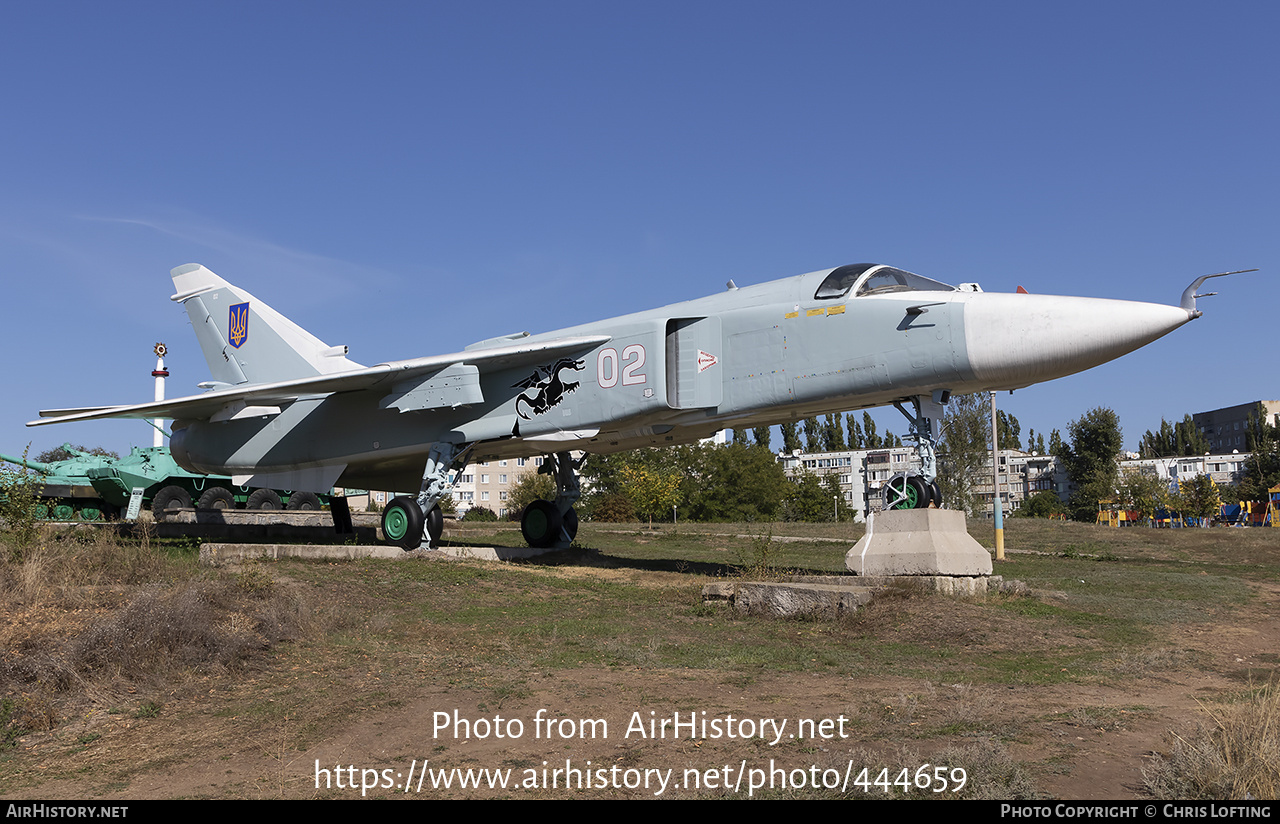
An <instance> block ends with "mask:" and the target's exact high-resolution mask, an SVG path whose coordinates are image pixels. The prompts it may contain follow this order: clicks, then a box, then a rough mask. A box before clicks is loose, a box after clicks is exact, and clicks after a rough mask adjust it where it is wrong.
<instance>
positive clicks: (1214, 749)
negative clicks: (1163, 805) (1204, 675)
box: [1142, 682, 1280, 800]
mask: <svg viewBox="0 0 1280 824" xmlns="http://www.w3.org/2000/svg"><path fill="white" fill-rule="evenodd" d="M1204 712H1205V714H1206V715H1207V716H1208V717H1209V720H1208V721H1205V722H1202V723H1201V724H1200V726H1199V728H1198V729H1197V730H1196V731H1195V733H1194V734H1192V735H1190V736H1189V737H1183V736H1180V735H1177V734H1173V733H1171V734H1170V742H1171V745H1172V746H1171V748H1170V751H1169V753H1168V754H1167V755H1159V754H1158V755H1156V757H1155V759H1154V761H1153V763H1152V764H1151V765H1150V766H1148V767H1144V768H1143V770H1142V775H1143V778H1144V779H1145V780H1146V784H1147V789H1148V790H1149V791H1150V792H1151V794H1152V795H1153V796H1154V797H1156V798H1188V799H1232V800H1239V799H1248V798H1277V797H1280V688H1278V687H1277V686H1276V684H1275V683H1274V682H1272V683H1269V684H1267V685H1266V686H1265V687H1262V688H1261V689H1256V690H1251V691H1249V692H1248V693H1247V694H1246V695H1244V696H1243V697H1241V698H1239V699H1238V700H1235V701H1231V702H1229V703H1226V704H1223V705H1221V706H1212V707H1211V706H1204Z"/></svg>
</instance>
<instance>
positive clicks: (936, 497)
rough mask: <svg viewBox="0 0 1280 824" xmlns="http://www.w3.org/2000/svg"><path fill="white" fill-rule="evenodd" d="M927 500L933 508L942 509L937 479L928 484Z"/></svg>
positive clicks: (940, 489) (940, 490)
mask: <svg viewBox="0 0 1280 824" xmlns="http://www.w3.org/2000/svg"><path fill="white" fill-rule="evenodd" d="M929 500H930V501H931V502H932V503H933V507H934V509H942V487H940V486H938V482H937V481H934V482H933V483H931V484H929Z"/></svg>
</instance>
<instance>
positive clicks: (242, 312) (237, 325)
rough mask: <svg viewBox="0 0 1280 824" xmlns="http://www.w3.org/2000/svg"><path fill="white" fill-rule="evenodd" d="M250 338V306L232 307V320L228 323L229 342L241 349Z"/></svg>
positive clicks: (243, 304) (239, 304) (238, 305)
mask: <svg viewBox="0 0 1280 824" xmlns="http://www.w3.org/2000/svg"><path fill="white" fill-rule="evenodd" d="M248 338H249V304H248V303H237V304H235V305H234V306H232V307H231V319H230V321H229V322H228V323H227V340H229V341H230V342H231V345H232V346H234V347H235V348H237V349H239V348H240V347H241V345H243V344H244V342H245V341H246V340H248Z"/></svg>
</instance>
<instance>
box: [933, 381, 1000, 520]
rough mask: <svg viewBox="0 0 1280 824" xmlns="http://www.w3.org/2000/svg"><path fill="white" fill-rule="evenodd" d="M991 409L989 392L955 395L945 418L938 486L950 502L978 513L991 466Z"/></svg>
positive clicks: (949, 403) (973, 513) (940, 448)
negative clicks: (982, 486)
mask: <svg viewBox="0 0 1280 824" xmlns="http://www.w3.org/2000/svg"><path fill="white" fill-rule="evenodd" d="M990 409H991V407H990V406H989V405H988V403H987V396H986V395H983V394H973V395H953V396H952V397H951V400H950V401H949V402H948V403H947V409H946V413H945V415H944V416H943V419H942V421H943V423H942V442H941V444H939V449H938V452H939V455H938V486H939V487H941V488H942V500H943V501H945V502H946V504H947V506H950V507H953V508H955V509H959V510H962V511H964V512H965V513H967V514H969V515H976V514H977V513H978V512H979V511H981V508H982V500H981V498H980V497H979V495H978V491H977V487H978V484H979V483H981V481H982V475H983V473H985V472H988V471H989V466H990V465H989V464H988V463H987V460H988V458H989V456H990V448H989V447H988V441H987V437H988V436H989V435H990V434H991V419H990V416H989V411H990Z"/></svg>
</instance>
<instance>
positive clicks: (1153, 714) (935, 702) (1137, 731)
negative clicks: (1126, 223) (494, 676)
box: [4, 570, 1280, 799]
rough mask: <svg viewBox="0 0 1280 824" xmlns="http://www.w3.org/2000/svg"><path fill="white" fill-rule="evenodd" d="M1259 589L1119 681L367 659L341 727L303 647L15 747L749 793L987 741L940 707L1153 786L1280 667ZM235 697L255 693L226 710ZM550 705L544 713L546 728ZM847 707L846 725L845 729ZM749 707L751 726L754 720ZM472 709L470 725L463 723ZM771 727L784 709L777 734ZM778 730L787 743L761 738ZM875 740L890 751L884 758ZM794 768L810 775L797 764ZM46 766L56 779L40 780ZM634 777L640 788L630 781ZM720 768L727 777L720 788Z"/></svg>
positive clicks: (1273, 597) (60, 772)
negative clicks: (316, 696)
mask: <svg viewBox="0 0 1280 824" xmlns="http://www.w3.org/2000/svg"><path fill="white" fill-rule="evenodd" d="M574 574H588V573H582V572H575V573H574ZM601 574H609V573H608V571H607V570H601ZM1259 594H1260V601H1259V602H1258V603H1257V608H1256V609H1255V610H1253V611H1252V612H1251V613H1250V615H1249V617H1248V618H1247V619H1245V620H1239V619H1234V620H1232V621H1231V622H1230V623H1224V624H1215V623H1209V624H1202V625H1200V626H1199V627H1198V628H1196V629H1194V630H1188V631H1187V633H1186V634H1185V635H1184V636H1182V637H1177V638H1175V639H1174V641H1175V645H1176V646H1177V647H1180V648H1182V649H1184V650H1185V651H1186V652H1187V653H1188V655H1187V656H1186V657H1185V658H1184V659H1183V660H1184V661H1186V664H1185V665H1182V666H1179V665H1178V663H1177V656H1174V658H1175V660H1174V662H1173V663H1172V664H1167V665H1165V666H1162V667H1160V668H1159V670H1158V674H1156V675H1151V674H1150V673H1147V674H1144V675H1143V676H1141V677H1136V678H1134V679H1132V680H1130V681H1128V682H1127V683H1123V684H1122V685H1120V686H1101V685H1085V686H1081V685H1070V686H1062V685H1054V686H1028V687H1017V688H1009V687H999V688H995V689H992V690H988V691H986V692H983V691H981V690H979V689H977V688H975V687H972V686H968V685H947V684H936V683H929V682H921V681H920V680H919V679H907V678H900V677H895V676H893V675H892V674H884V675H881V676H880V677H874V678H867V677H860V678H856V679H855V678H848V677H845V678H841V679H833V678H832V677H831V676H830V675H824V674H818V673H814V674H809V673H800V674H796V673H788V674H785V675H775V674H765V675H761V676H758V677H753V678H751V679H742V678H740V677H737V676H734V675H732V674H729V673H722V674H715V673H711V674H709V673H708V672H707V671H705V670H697V671H694V670H654V669H651V668H647V667H638V666H637V667H631V668H611V669H601V668H585V669H584V668H579V669H568V670H562V671H560V672H558V673H556V674H554V675H553V674H551V673H541V674H534V675H533V676H532V677H530V678H528V679H526V681H525V682H524V685H523V689H522V690H520V692H519V694H517V695H512V696H510V697H507V698H501V699H496V700H495V697H494V695H495V693H494V692H493V691H492V690H489V689H485V690H458V689H456V688H450V687H449V686H447V684H446V683H445V682H444V681H443V680H442V679H439V678H436V677H435V675H434V674H433V673H431V672H427V671H424V672H423V673H422V677H421V679H419V680H417V681H415V682H412V684H411V685H408V686H406V683H405V680H404V679H396V680H395V682H394V683H395V688H394V690H393V691H389V692H385V693H382V694H379V693H378V691H377V689H376V687H377V681H378V679H379V677H380V675H379V673H378V672H377V670H376V668H373V669H370V670H369V671H368V672H365V673H363V674H359V673H354V674H353V673H350V672H346V673H343V674H341V676H340V677H339V676H338V674H335V676H334V678H335V679H336V680H335V683H334V686H335V688H337V689H339V690H341V689H342V688H343V681H342V679H346V683H347V687H348V688H350V689H351V690H352V691H353V692H358V693H359V694H361V695H373V696H375V697H374V698H373V699H371V700H368V701H365V702H363V703H362V704H361V705H360V706H358V707H352V708H350V709H349V711H348V712H347V714H346V716H345V717H343V718H339V719H337V721H336V723H335V722H334V719H332V718H330V719H329V721H328V722H327V723H326V724H325V725H324V727H323V729H322V731H321V732H320V733H319V734H317V733H316V732H315V730H314V729H313V728H310V727H308V726H307V725H308V720H309V719H308V718H307V710H306V707H307V706H308V702H309V699H308V698H306V697H305V696H304V697H299V696H297V695H290V694H289V690H290V689H291V686H292V685H294V684H298V683H302V679H301V675H300V674H301V673H302V672H303V671H305V670H306V669H307V667H308V666H309V662H308V660H307V653H306V650H305V649H296V650H292V651H290V652H289V653H287V654H284V655H281V656H279V657H277V658H276V659H274V661H273V662H272V663H270V664H268V665H266V668H265V669H260V670H258V671H255V672H252V673H249V674H248V675H247V677H246V676H245V675H244V674H242V675H241V676H239V677H235V678H233V677H230V676H226V675H224V676H219V677H213V676H209V677H204V678H201V679H196V680H193V681H189V682H186V683H183V684H181V685H179V686H178V687H177V688H175V697H176V696H177V695H178V694H180V696H181V700H174V701H172V702H170V703H167V704H166V710H165V712H163V713H161V714H159V715H158V716H157V717H153V718H139V717H136V716H135V715H131V714H127V713H110V712H104V711H93V712H90V713H88V714H86V715H84V716H83V717H80V718H76V719H67V720H66V721H65V722H64V723H62V724H60V725H59V726H58V727H57V728H56V729H55V730H54V731H52V732H48V733H39V734H33V735H29V736H26V737H24V738H23V739H21V740H20V742H19V747H18V752H16V753H13V754H12V755H11V756H10V757H12V758H18V759H20V763H21V764H22V769H21V772H22V773H23V775H24V780H22V781H20V782H19V783H20V784H22V785H23V786H24V787H25V789H20V790H18V793H19V794H20V795H21V796H25V797H30V796H33V795H34V796H38V797H42V798H81V799H83V798H98V799H140V798H354V797H359V796H361V795H367V796H369V797H403V796H406V795H408V796H419V797H453V798H457V797H495V796H498V797H544V798H563V797H593V798H602V797H603V798H623V797H635V798H641V797H714V796H719V795H725V794H736V795H739V796H745V795H748V793H749V790H750V791H751V793H752V794H756V793H762V792H763V793H767V789H768V788H767V787H765V788H762V789H761V790H755V789H753V788H750V783H751V781H753V780H755V781H765V780H766V779H765V777H764V776H767V775H769V771H770V769H771V768H773V769H774V772H773V775H774V776H775V777H776V776H777V772H776V770H777V769H778V768H782V769H784V770H786V771H792V772H790V773H789V774H790V776H791V779H790V780H792V781H795V780H797V779H801V780H802V781H805V782H808V784H809V785H810V786H811V785H812V784H813V783H817V782H820V781H822V780H827V779H829V778H830V777H831V776H835V775H836V774H837V773H838V774H840V775H843V774H844V773H845V771H846V770H849V769H850V768H852V772H853V773H854V774H857V772H858V771H859V770H860V768H861V767H862V766H871V767H872V770H871V772H870V774H869V775H868V776H867V778H866V779H865V780H864V781H869V780H874V778H875V776H876V775H877V770H876V767H877V765H888V766H889V767H890V768H891V770H890V773H889V778H888V779H887V780H889V781H893V780H894V779H895V778H897V777H899V771H900V769H901V768H906V769H907V770H908V771H909V772H910V773H911V774H912V775H916V774H917V770H918V769H919V768H920V767H921V766H922V765H924V764H930V765H935V760H934V755H935V754H937V753H938V752H939V750H940V749H941V748H942V747H943V746H946V745H948V744H951V745H957V746H962V747H963V746H973V745H974V744H975V743H980V739H975V738H974V736H973V735H971V734H968V733H966V732H965V731H964V729H965V728H964V725H963V724H959V725H957V727H956V729H957V732H956V733H955V735H954V736H951V737H950V738H946V737H943V738H940V737H938V736H937V735H936V734H933V735H931V736H930V737H928V738H926V739H918V738H915V737H914V736H913V728H914V727H916V726H917V725H921V724H922V722H924V721H926V720H928V721H930V723H929V724H928V726H930V728H931V729H937V726H938V725H937V719H938V717H939V714H940V713H956V712H964V713H969V714H970V715H972V716H974V717H978V718H980V719H981V721H982V722H983V725H985V726H986V727H987V728H988V729H989V728H991V727H993V726H995V727H1001V726H1003V727H1005V728H1007V729H1009V730H1012V731H1014V732H1013V733H1012V734H1011V735H1010V736H1009V737H1008V739H1007V740H1010V741H1012V743H1010V744H1008V745H1007V750H1008V755H1009V756H1011V757H1012V759H1013V760H1014V761H1017V762H1021V763H1022V764H1023V765H1024V766H1025V768H1026V769H1027V770H1028V772H1029V778H1030V779H1031V780H1032V782H1034V787H1035V790H1036V792H1037V793H1038V794H1040V795H1041V796H1044V797H1054V798H1063V799H1129V798H1137V797H1143V788H1142V785H1143V782H1142V774H1141V770H1142V767H1143V765H1144V763H1147V762H1148V759H1149V758H1150V756H1151V755H1152V753H1153V752H1154V751H1160V750H1166V751H1167V749H1168V747H1167V741H1166V736H1167V734H1168V733H1169V731H1170V730H1171V729H1175V730H1180V729H1186V730H1190V729H1192V728H1193V726H1194V724H1195V723H1196V722H1197V720H1198V719H1200V718H1201V717H1202V714H1201V713H1200V709H1199V704H1198V698H1200V697H1203V696H1210V695H1216V694H1220V693H1222V692H1224V691H1229V690H1233V689H1239V688H1240V687H1241V686H1242V685H1243V683H1242V678H1241V677H1240V675H1239V674H1240V673H1244V672H1247V671H1248V670H1249V669H1250V668H1251V667H1253V666H1256V665H1260V666H1262V667H1263V668H1264V669H1270V668H1272V667H1274V665H1275V663H1276V655H1275V652H1276V651H1277V650H1280V619H1277V617H1276V616H1277V615H1278V614H1280V610H1277V607H1278V606H1280V587H1277V586H1275V585H1269V586H1264V587H1262V588H1261V589H1260V591H1259ZM925 625H926V626H927V624H925ZM931 631H937V630H931ZM1002 631H1016V627H1015V628H1014V629H1013V630H1009V629H1008V628H1006V629H1004V630H1002ZM1192 660H1195V661H1196V664H1195V665H1194V666H1193V665H1192V664H1191V663H1190V661H1192ZM309 675H315V673H309ZM307 683H311V681H307ZM371 687H373V688H374V689H373V690H372V691H371V690H370V688H371ZM264 688H265V693H266V694H268V695H270V694H272V691H274V694H275V695H276V696H277V697H276V698H266V699H265V700H266V701H268V702H270V701H273V700H279V701H282V702H283V701H291V702H292V701H295V700H296V701H297V705H298V706H300V707H301V708H302V709H300V710H298V711H296V712H293V714H292V715H290V714H286V717H285V720H284V721H283V722H282V721H280V720H279V715H278V714H273V713H270V712H263V713H259V712H257V711H255V710H254V709H253V707H254V706H255V702H258V701H262V700H264V699H262V695H263V694H264ZM951 691H954V694H950V693H951ZM229 707H238V708H245V709H243V710H237V711H235V712H234V713H232V712H231V711H229V710H228V708H229ZM956 707H961V708H962V709H961V710H959V711H958V710H956V709H955V708H956ZM1082 708H1085V709H1082ZM676 711H678V712H680V713H681V716H682V717H683V718H684V719H686V720H687V719H688V718H689V717H690V715H692V717H693V718H695V719H697V720H706V719H710V720H711V721H718V722H719V723H720V724H721V726H720V728H719V730H720V736H719V737H717V736H716V735H715V734H714V732H715V728H713V730H712V731H713V734H712V735H706V736H696V737H695V736H690V735H688V734H687V732H686V733H685V734H681V735H679V736H676V737H673V736H671V735H667V737H662V738H651V737H649V736H648V735H647V733H648V732H649V731H650V728H648V727H647V726H646V728H645V731H644V734H642V733H640V732H637V730H636V727H635V722H636V720H637V719H638V720H639V722H641V725H642V726H645V725H647V724H648V722H649V721H650V718H651V715H650V714H651V713H653V715H652V717H653V718H663V717H667V718H669V717H671V714H672V713H673V712H676ZM440 713H444V714H445V715H443V716H442V715H439V714H440ZM540 718H541V719H543V720H544V721H545V722H547V723H544V724H542V725H539V719H540ZM498 719H502V720H501V721H498ZM805 719H813V720H816V721H821V720H822V719H828V727H827V730H828V732H829V737H828V738H826V739H825V740H823V737H822V734H821V733H820V732H819V731H820V730H822V729H823V728H821V727H817V726H814V727H811V728H810V735H809V736H808V737H807V738H806V739H805V740H803V741H802V740H799V739H796V738H794V737H793V736H794V735H795V733H796V731H797V729H798V725H799V724H800V723H801V721H802V720H805ZM841 719H844V723H845V724H847V726H844V727H843V729H844V731H845V732H846V733H847V736H848V737H841V736H840V729H841V726H842V721H841ZM455 720H456V721H457V722H458V723H457V724H456V725H455V723H454V722H455ZM584 720H597V721H598V720H603V721H605V722H607V725H608V726H607V736H606V734H605V730H604V728H603V727H601V726H599V725H596V726H594V727H591V728H588V725H586V724H582V723H580V722H581V721H584ZM747 720H750V721H751V722H752V723H753V724H755V725H756V726H753V727H751V728H747V727H746V726H743V723H744V722H745V721H747ZM517 721H518V722H519V723H520V724H521V725H522V727H521V729H520V734H519V735H518V736H517V735H515V732H516V731H515V728H514V727H513V726H512V725H513V723H514V722H517ZM551 721H554V722H555V724H554V726H553V725H552V724H551V723H550V722H551ZM468 722H469V723H470V724H472V725H474V726H471V728H470V729H467V723H468ZM486 722H488V723H486ZM771 723H772V724H773V725H778V724H785V726H782V727H781V734H780V735H776V736H775V732H776V727H775V726H770V724H771ZM734 724H738V725H739V726H737V727H736V728H735V727H734ZM304 730H305V732H304ZM869 731H870V732H869ZM704 732H705V730H704ZM747 732H751V733H754V734H752V735H746V733H747ZM500 734H501V737H499V736H500ZM775 737H776V738H777V742H776V744H775V743H773V742H772V741H771V740H769V739H773V738H775ZM877 755H878V756H879V757H880V761H878V762H873V761H872V759H873V757H874V756H877ZM424 760H425V761H426V762H427V766H428V768H430V769H433V770H434V769H441V770H453V769H454V768H458V769H461V770H468V769H472V770H486V769H487V770H495V769H503V770H511V772H512V774H513V775H514V776H515V779H514V780H515V781H517V782H519V781H522V780H528V781H529V782H530V783H532V784H534V785H535V786H533V787H508V788H507V789H505V790H502V789H498V790H494V789H489V788H487V787H480V788H475V787H471V788H465V789H462V788H459V787H458V786H456V784H455V786H453V787H451V788H450V789H441V788H438V787H437V788H432V786H431V778H430V777H429V778H428V779H427V780H425V781H423V782H422V783H421V784H419V783H418V781H419V780H420V779H421V777H422V772H421V769H422V765H423V762H424ZM937 763H942V761H941V760H939V761H938V762H937ZM566 766H567V767H569V768H571V769H576V770H586V771H587V773H586V779H585V780H586V781H587V783H588V788H587V789H578V788H577V787H578V786H580V783H579V784H576V785H574V786H573V787H570V788H569V789H566V788H565V781H566V779H565V777H564V774H563V773H561V774H556V773H555V772H554V770H556V769H561V770H564V769H565V768H566ZM668 769H670V770H674V773H673V774H672V777H670V778H668V780H667V783H666V784H665V785H663V784H661V783H660V782H661V778H660V776H659V774H658V773H656V772H650V771H656V770H668ZM932 769H933V767H932V766H931V767H929V770H932ZM686 770H691V771H696V772H697V780H698V781H699V782H700V786H698V787H690V786H687V784H688V783H690V782H691V781H692V778H691V775H692V773H686V772H685V771H686ZM753 770H755V771H757V772H755V773H752V772H751V771H753ZM797 770H805V771H807V772H805V773H804V775H803V776H801V775H800V773H798V772H795V771H797ZM592 771H599V772H592ZM739 773H741V774H742V778H741V780H739ZM926 773H927V774H931V773H928V770H926ZM42 774H47V775H49V776H51V777H50V778H49V779H48V780H45V779H42V778H40V776H41V775H42ZM569 775H570V783H573V780H575V779H574V776H575V775H576V776H577V777H576V781H578V782H582V781H583V780H584V779H583V777H582V774H581V773H578V774H575V773H572V772H571V773H570V774H569ZM52 776H57V777H52ZM25 779H29V780H25ZM454 780H457V776H456V775H455V776H454ZM831 780H834V779H831ZM682 781H683V782H684V784H681V782H682ZM362 783H363V784H365V785H366V788H365V789H363V790H362V789H361V784H362ZM406 783H409V784H410V787H409V789H408V791H407V792H406V789H405V785H406ZM628 783H631V784H633V785H635V786H631V787H628V786H618V785H619V784H622V785H626V784H628ZM726 783H727V784H729V785H730V787H731V788H732V789H731V790H726V789H724V785H725V784H726ZM926 783H927V782H926ZM551 784H554V786H549V785H551ZM606 784H607V786H605V785H606ZM389 785H390V786H389ZM865 786H866V784H865V783H864V787H865ZM931 788H932V786H930V789H931ZM867 790H868V792H867V793H866V794H867V796H868V797H870V798H876V797H879V796H880V794H881V792H882V790H881V788H879V787H875V786H870V787H867ZM912 792H913V794H923V795H926V796H927V795H929V793H928V791H927V790H924V791H921V790H918V789H913V790H912ZM4 795H8V793H4Z"/></svg>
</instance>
